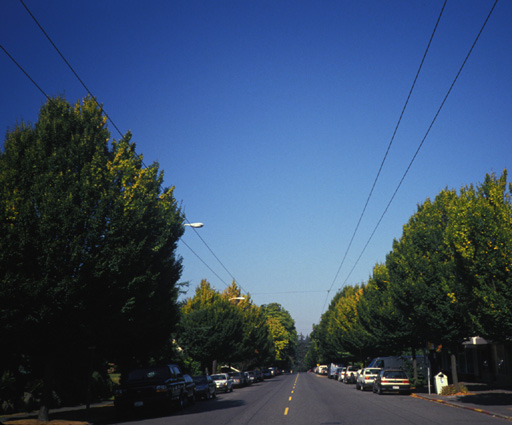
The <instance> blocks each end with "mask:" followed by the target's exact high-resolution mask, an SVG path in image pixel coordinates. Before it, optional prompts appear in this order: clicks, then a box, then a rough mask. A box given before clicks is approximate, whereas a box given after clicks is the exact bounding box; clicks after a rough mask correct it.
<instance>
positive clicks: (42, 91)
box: [0, 44, 241, 288]
mask: <svg viewBox="0 0 512 425" xmlns="http://www.w3.org/2000/svg"><path fill="white" fill-rule="evenodd" d="M0 48H1V49H2V50H3V51H4V53H5V54H6V55H7V56H8V57H9V59H11V61H12V62H13V63H14V64H15V65H16V66H17V67H18V68H19V69H20V70H21V71H22V72H23V74H25V76H26V77H27V78H28V79H29V80H30V81H31V82H32V84H34V86H36V87H37V89H38V90H39V91H40V92H41V93H42V94H43V95H44V96H45V97H46V98H47V99H48V101H49V102H51V103H54V102H53V99H52V98H51V97H50V96H49V95H48V94H47V93H46V92H45V91H44V90H43V89H42V88H41V86H39V84H37V83H36V82H35V80H34V79H33V78H32V77H31V76H30V75H29V73H28V72H27V71H25V69H24V68H23V67H22V66H21V65H20V64H19V63H18V62H17V61H16V59H14V57H13V56H12V55H11V54H10V53H9V52H8V51H7V49H5V47H4V46H2V45H1V44H0ZM183 216H184V218H185V220H186V221H187V222H188V223H189V224H190V222H189V221H188V219H187V218H186V216H185V215H183ZM193 229H194V228H193ZM194 231H195V232H196V234H197V235H198V236H199V238H200V239H201V240H202V241H203V243H204V244H205V245H206V246H207V248H208V249H209V250H210V252H211V253H212V254H213V251H212V250H211V249H210V247H209V246H208V245H207V244H206V242H205V241H204V239H203V238H201V236H200V235H199V233H198V232H197V230H196V229H194ZM181 242H183V244H184V245H185V246H186V247H187V248H188V249H190V251H192V253H193V254H194V255H195V256H196V257H197V258H199V260H200V261H201V262H202V263H203V264H204V265H205V266H206V267H207V268H208V269H209V270H210V271H211V272H212V273H213V274H214V275H215V276H217V278H218V279H219V280H220V281H221V282H222V283H223V284H224V285H226V286H229V285H228V284H227V283H226V282H224V280H223V279H222V278H221V277H220V276H219V275H218V274H217V273H216V272H215V271H214V270H213V269H212V268H211V267H210V266H209V265H208V264H206V262H205V261H204V260H203V259H202V258H201V257H200V256H199V255H198V254H197V253H196V252H195V251H194V250H193V249H192V248H191V247H190V246H189V245H188V244H187V243H186V242H185V241H184V240H183V239H181ZM213 255H214V257H215V258H217V256H216V255H215V254H213ZM217 260H218V261H219V262H220V260H219V259H218V258H217ZM221 264H222V263H221ZM224 268H225V267H224ZM228 273H229V272H228ZM233 279H234V278H233ZM240 288H241V287H240Z"/></svg>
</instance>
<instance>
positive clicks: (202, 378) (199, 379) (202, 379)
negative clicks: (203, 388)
mask: <svg viewBox="0 0 512 425" xmlns="http://www.w3.org/2000/svg"><path fill="white" fill-rule="evenodd" d="M192 379H193V380H194V382H195V383H196V384H204V383H205V382H206V376H205V375H202V376H194V377H193V378H192Z"/></svg>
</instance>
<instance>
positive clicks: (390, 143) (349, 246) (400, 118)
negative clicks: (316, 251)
mask: <svg viewBox="0 0 512 425" xmlns="http://www.w3.org/2000/svg"><path fill="white" fill-rule="evenodd" d="M446 2H447V0H445V2H444V3H443V7H442V8H441V12H440V13H439V16H438V18H437V21H436V24H435V26H434V30H433V31H432V34H431V36H430V40H429V42H428V44H427V48H426V49H425V53H423V58H422V59H421V62H420V66H419V67H418V71H417V72H416V76H415V77H414V81H413V83H412V86H411V89H410V90H409V94H408V96H407V99H406V101H405V104H404V106H403V108H402V112H401V113H400V117H399V118H398V122H397V123H396V126H395V130H394V131H393V135H392V136H391V140H390V141H389V144H388V147H387V150H386V153H385V154H384V158H383V159H382V162H381V164H380V167H379V170H378V171H377V175H376V176H375V179H374V181H373V185H372V188H371V190H370V193H369V194H368V198H367V199H366V203H365V205H364V207H363V210H362V212H361V215H360V216H359V220H358V222H357V225H356V227H355V229H354V233H353V234H352V238H351V239H350V242H349V244H348V246H347V249H346V251H345V255H344V256H343V259H342V260H341V264H340V266H339V267H338V270H337V272H336V275H335V276H334V279H333V281H332V283H331V286H330V287H329V290H328V291H327V296H326V298H325V301H324V305H323V307H322V313H323V312H324V311H325V306H326V304H327V300H328V299H329V294H330V292H331V290H332V288H333V286H334V283H335V282H336V279H337V278H338V275H339V274H340V271H341V268H342V267H343V264H344V263H345V259H346V258H347V254H348V252H349V250H350V248H351V246H352V242H353V241H354V238H355V236H356V233H357V231H358V229H359V226H360V224H361V221H362V219H363V216H364V213H365V212H366V208H367V207H368V203H369V202H370V198H371V197H372V195H373V191H374V189H375V185H376V184H377V181H378V179H379V177H380V173H381V171H382V168H383V167H384V163H385V162H386V159H387V157H388V154H389V150H390V149H391V145H392V144H393V141H394V140H395V136H396V133H397V131H398V127H399V126H400V123H401V121H402V117H403V116H404V113H405V110H406V108H407V105H408V103H409V99H410V98H411V95H412V92H413V90H414V87H415V85H416V81H417V80H418V77H419V75H420V71H421V68H422V67H423V63H424V62H425V58H426V57H427V53H428V51H429V49H430V45H431V44H432V40H433V39H434V34H435V33H436V30H437V27H438V25H439V21H440V20H441V16H442V15H443V11H444V8H445V6H446Z"/></svg>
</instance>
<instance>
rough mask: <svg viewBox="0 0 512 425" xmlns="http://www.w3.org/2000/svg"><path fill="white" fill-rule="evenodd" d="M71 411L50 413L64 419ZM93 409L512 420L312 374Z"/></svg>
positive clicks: (223, 420) (153, 419)
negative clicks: (187, 397) (186, 401)
mask: <svg viewBox="0 0 512 425" xmlns="http://www.w3.org/2000/svg"><path fill="white" fill-rule="evenodd" d="M72 413H73V412H62V416H61V415H59V416H60V417H55V415H52V416H54V418H55V419H57V418H60V419H64V418H68V416H69V415H71V414H72ZM91 413H92V417H91V418H90V419H91V420H90V422H92V423H95V424H97V425H110V424H122V423H126V424H130V425H138V424H144V425H169V424H173V425H281V424H287V425H288V424H293V425H366V424H379V425H436V424H447V425H453V424H465V425H471V424H479V425H482V424H483V425H486V424H500V423H501V424H504V423H507V422H508V421H507V420H505V419H500V418H495V417H492V416H489V415H486V414H484V413H480V412H475V411H471V410H467V409H463V408H457V407H452V406H448V405H444V404H439V403H434V402H431V401H428V400H424V399H420V398H415V397H412V396H405V395H394V394H385V395H377V394H373V393H372V392H371V391H365V392H362V391H358V390H356V389H355V386H354V385H347V384H342V383H339V382H337V381H334V380H330V379H327V378H326V377H324V376H318V375H315V374H312V373H310V374H306V373H301V374H293V375H282V376H278V377H276V378H273V379H269V380H266V381H265V382H262V383H258V384H254V385H252V386H250V387H247V388H241V389H235V390H234V391H233V392H232V393H227V394H223V393H222V394H219V395H218V396H217V398H216V399H212V400H202V401H198V402H197V403H196V404H195V405H191V406H187V407H186V408H185V409H184V410H182V411H175V412H172V413H170V414H169V413H163V412H151V411H144V410H141V411H137V412H136V413H135V414H133V415H130V416H129V417H125V418H123V419H121V420H120V419H119V418H118V417H116V415H115V413H114V408H113V406H112V405H109V406H103V407H97V408H95V409H91ZM74 416H76V414H75V415H74ZM69 419H70V417H69ZM73 419H75V420H76V419H79V418H78V417H73ZM508 423H509V422H508Z"/></svg>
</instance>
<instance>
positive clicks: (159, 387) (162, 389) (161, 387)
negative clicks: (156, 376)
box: [156, 385, 167, 393]
mask: <svg viewBox="0 0 512 425" xmlns="http://www.w3.org/2000/svg"><path fill="white" fill-rule="evenodd" d="M156 392H157V393H165V392H167V387H166V386H165V385H157V387H156Z"/></svg>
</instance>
